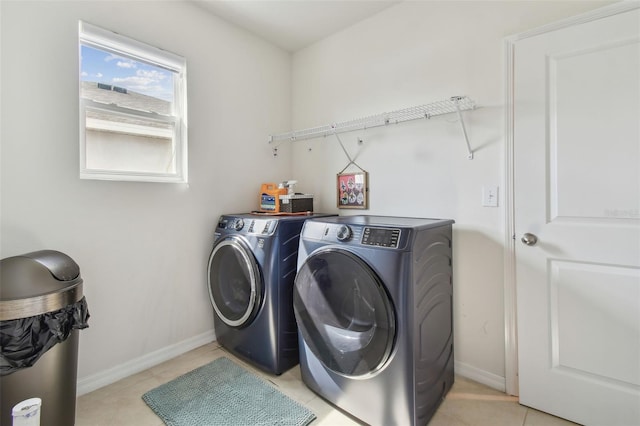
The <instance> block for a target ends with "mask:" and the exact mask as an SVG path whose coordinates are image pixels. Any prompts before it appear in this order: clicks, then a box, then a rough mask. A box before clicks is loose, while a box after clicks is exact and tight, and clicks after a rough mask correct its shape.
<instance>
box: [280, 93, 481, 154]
mask: <svg viewBox="0 0 640 426" xmlns="http://www.w3.org/2000/svg"><path fill="white" fill-rule="evenodd" d="M475 107H476V104H475V102H474V101H472V100H471V99H469V98H468V97H466V96H453V97H451V98H450V99H447V100H443V101H437V102H432V103H430V104H427V105H420V106H415V107H410V108H404V109H400V110H397V111H392V112H385V113H382V114H376V115H370V116H367V117H362V118H357V119H354V120H349V121H342V122H340V123H334V124H327V125H325V126H318V127H311V128H308V129H303V130H294V131H291V132H286V133H279V134H276V135H271V136H270V137H269V143H271V142H275V141H283V140H291V141H298V140H305V139H314V138H319V137H326V136H330V135H334V134H337V133H344V132H351V131H354V130H364V129H368V128H372V127H379V126H386V125H388V124H399V123H403V122H405V121H410V120H417V119H421V118H431V117H434V116H437V115H442V114H451V113H459V112H460V111H466V110H470V109H475ZM460 118H461V119H462V116H460ZM463 130H464V124H463ZM464 132H465V137H466V130H464ZM467 145H468V141H467ZM469 154H470V155H472V154H471V150H469Z"/></svg>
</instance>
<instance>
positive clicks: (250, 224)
mask: <svg viewBox="0 0 640 426" xmlns="http://www.w3.org/2000/svg"><path fill="white" fill-rule="evenodd" d="M276 226H277V221H276V220H269V219H243V218H240V217H224V216H223V217H221V218H220V220H219V221H218V230H221V229H227V230H232V231H238V232H240V233H243V234H257V235H271V234H273V233H274V231H275V230H276Z"/></svg>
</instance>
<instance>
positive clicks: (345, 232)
mask: <svg viewBox="0 0 640 426" xmlns="http://www.w3.org/2000/svg"><path fill="white" fill-rule="evenodd" d="M351 235H353V234H352V232H351V228H349V227H348V226H347V225H342V226H340V228H338V233H337V235H336V237H337V238H338V241H348V240H349V238H351Z"/></svg>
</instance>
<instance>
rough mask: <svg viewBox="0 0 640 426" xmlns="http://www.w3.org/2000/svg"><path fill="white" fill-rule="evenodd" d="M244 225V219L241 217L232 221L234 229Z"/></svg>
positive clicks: (237, 229) (239, 228)
mask: <svg viewBox="0 0 640 426" xmlns="http://www.w3.org/2000/svg"><path fill="white" fill-rule="evenodd" d="M243 227H244V221H243V220H242V219H236V220H235V222H233V229H235V230H236V231H239V230H241V229H242V228H243Z"/></svg>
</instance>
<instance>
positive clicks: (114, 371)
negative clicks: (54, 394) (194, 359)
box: [76, 330, 216, 396]
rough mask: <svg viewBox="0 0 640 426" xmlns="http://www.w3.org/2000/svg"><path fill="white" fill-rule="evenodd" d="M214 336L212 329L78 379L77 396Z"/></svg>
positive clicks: (206, 341)
mask: <svg viewBox="0 0 640 426" xmlns="http://www.w3.org/2000/svg"><path fill="white" fill-rule="evenodd" d="M215 338H216V336H215V334H214V332H213V330H211V331H208V332H206V333H203V334H200V335H198V336H194V337H191V338H189V339H187V340H183V341H182V342H178V343H175V344H173V345H170V346H167V347H165V348H162V349H159V350H157V351H154V352H151V353H149V354H146V355H143V356H141V357H139V358H136V359H132V360H131V361H127V362H125V363H124V364H120V365H117V366H115V367H113V368H110V369H108V370H105V371H101V372H99V373H96V374H92V375H91V376H88V377H84V378H82V379H79V380H78V383H77V390H76V394H77V396H80V395H84V394H86V393H89V392H92V391H94V390H96V389H100V388H101V387H103V386H107V385H110V384H112V383H115V382H117V381H118V380H121V379H124V378H125V377H129V376H131V375H132V374H136V373H139V372H141V371H144V370H146V369H148V368H151V367H153V366H156V365H158V364H160V363H163V362H165V361H167V360H170V359H172V358H175V357H177V356H178V355H182V354H183V353H185V352H189V351H190V350H192V349H195V348H198V347H200V346H202V345H206V344H207V343H211V342H213V341H214V340H215Z"/></svg>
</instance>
